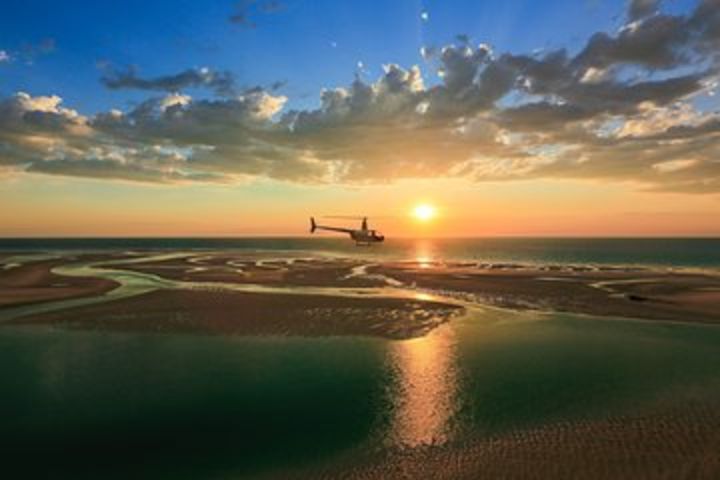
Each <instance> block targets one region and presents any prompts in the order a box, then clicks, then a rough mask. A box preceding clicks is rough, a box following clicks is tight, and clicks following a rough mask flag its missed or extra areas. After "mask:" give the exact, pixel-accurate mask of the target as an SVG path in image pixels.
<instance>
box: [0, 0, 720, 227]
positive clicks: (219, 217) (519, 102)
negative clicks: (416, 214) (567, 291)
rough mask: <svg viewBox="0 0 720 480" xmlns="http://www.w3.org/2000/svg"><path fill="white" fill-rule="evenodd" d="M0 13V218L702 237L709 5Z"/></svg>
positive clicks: (333, 4)
mask: <svg viewBox="0 0 720 480" xmlns="http://www.w3.org/2000/svg"><path fill="white" fill-rule="evenodd" d="M2 10H3V15H2V16H0V204H2V206H3V208H1V209H0V236H233V235H304V234H306V233H307V217H308V216H310V215H315V216H318V217H320V216H329V215H368V216H370V217H371V220H372V222H373V225H374V226H375V227H377V228H380V229H381V230H383V231H384V232H385V233H386V234H387V235H395V236H485V235H493V236H495V235H529V236H714V235H715V236H716V235H720V214H719V213H720V100H719V98H720V95H717V93H718V92H717V90H718V84H719V82H720V73H719V72H718V67H720V53H719V52H720V0H675V1H672V0H666V1H664V2H661V1H657V0H613V1H610V0H608V1H605V0H556V1H546V2H536V1H520V0H517V1H513V0H508V1H505V2H478V1H470V0H468V1H464V0H459V1H447V0H445V1H439V0H425V1H419V0H413V1H405V0H393V1H387V0H363V1H344V2H337V1H325V0H314V1H310V0H244V1H239V2H238V1H227V2H226V1H214V2H197V1H189V0H188V1H185V0H175V1H172V2H170V1H153V2H147V1H142V2H141V1H135V0H129V1H125V2H114V3H108V2H90V1H74V2H65V3H63V4H62V5H61V4H58V3H57V2H50V1H37V0H24V1H14V0H8V1H5V2H3V7H2ZM419 204H428V205H431V206H433V207H434V209H435V212H436V215H435V217H434V218H432V219H431V220H429V221H419V220H418V219H417V218H413V216H412V215H411V212H412V210H413V209H414V208H415V207H416V206H417V205H419ZM335 222H340V223H341V222H342V221H338V220H335Z"/></svg>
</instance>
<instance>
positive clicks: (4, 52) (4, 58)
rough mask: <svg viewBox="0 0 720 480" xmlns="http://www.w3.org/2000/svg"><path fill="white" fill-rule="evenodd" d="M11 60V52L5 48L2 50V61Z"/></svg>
mask: <svg viewBox="0 0 720 480" xmlns="http://www.w3.org/2000/svg"><path fill="white" fill-rule="evenodd" d="M10 60H11V57H10V54H9V53H8V52H6V51H5V50H0V63H6V62H9V61H10Z"/></svg>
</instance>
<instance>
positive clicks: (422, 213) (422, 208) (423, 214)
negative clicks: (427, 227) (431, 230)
mask: <svg viewBox="0 0 720 480" xmlns="http://www.w3.org/2000/svg"><path fill="white" fill-rule="evenodd" d="M412 214H413V217H415V219H417V220H420V221H421V222H427V221H429V220H432V218H433V217H435V207H433V206H432V205H428V204H427V203H421V204H419V205H417V206H416V207H415V208H414V209H413V211H412Z"/></svg>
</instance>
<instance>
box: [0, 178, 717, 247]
mask: <svg viewBox="0 0 720 480" xmlns="http://www.w3.org/2000/svg"><path fill="white" fill-rule="evenodd" d="M0 201H1V202H2V204H3V205H5V206H8V205H10V206H11V208H3V209H2V211H0V223H1V224H2V235H3V236H254V235H305V234H306V233H307V217H308V216H310V215H315V216H322V215H358V214H364V215H369V216H370V217H371V220H372V226H373V227H375V228H378V229H380V230H382V231H383V232H384V233H386V234H387V235H390V236H427V237H442V236H450V237H452V236H487V235H528V236H666V235H667V236H713V235H720V218H719V217H720V215H718V212H720V198H718V197H717V196H714V195H690V194H678V193H673V194H670V193H649V192H642V191H640V190H639V187H638V186H637V185H630V184H624V185H623V184H608V183H600V182H597V181H596V182H589V181H586V182H580V181H545V180H531V181H530V180H529V181H512V182H495V183H490V182H488V183H470V182H465V181H460V180H434V181H428V180H424V181H401V182H398V183H395V184H389V185H380V186H378V185H376V186H366V187H340V186H337V187H336V186H303V185H297V184H290V183H283V182H276V181H254V182H252V183H249V184H246V185H235V186H217V185H187V186H178V185H172V186H157V185H144V184H137V183H119V182H106V181H101V180H82V179H75V178H66V177H54V176H43V175H23V176H18V177H14V178H11V179H5V181H4V184H3V189H2V191H1V192H0ZM419 203H428V204H431V205H433V206H434V207H435V208H436V209H437V215H436V217H435V218H434V219H433V220H431V221H429V222H426V223H422V222H419V221H418V220H417V219H415V218H413V217H412V215H411V211H412V209H413V208H414V207H415V206H416V205H417V204H419ZM373 217H374V218H373ZM332 222H335V223H341V224H342V223H349V224H353V222H352V221H343V220H332Z"/></svg>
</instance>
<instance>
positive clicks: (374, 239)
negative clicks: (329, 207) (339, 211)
mask: <svg viewBox="0 0 720 480" xmlns="http://www.w3.org/2000/svg"><path fill="white" fill-rule="evenodd" d="M335 218H357V219H361V220H362V223H361V224H360V228H359V229H354V228H341V227H330V226H326V225H318V224H317V223H315V217H310V233H315V230H327V231H330V232H342V233H347V234H348V235H350V238H351V239H353V240H355V245H356V246H358V247H360V246H366V247H369V246H371V245H373V244H374V243H382V242H383V241H384V240H385V235H383V234H382V233H380V232H378V231H377V230H371V229H369V228H368V220H367V217H335Z"/></svg>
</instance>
